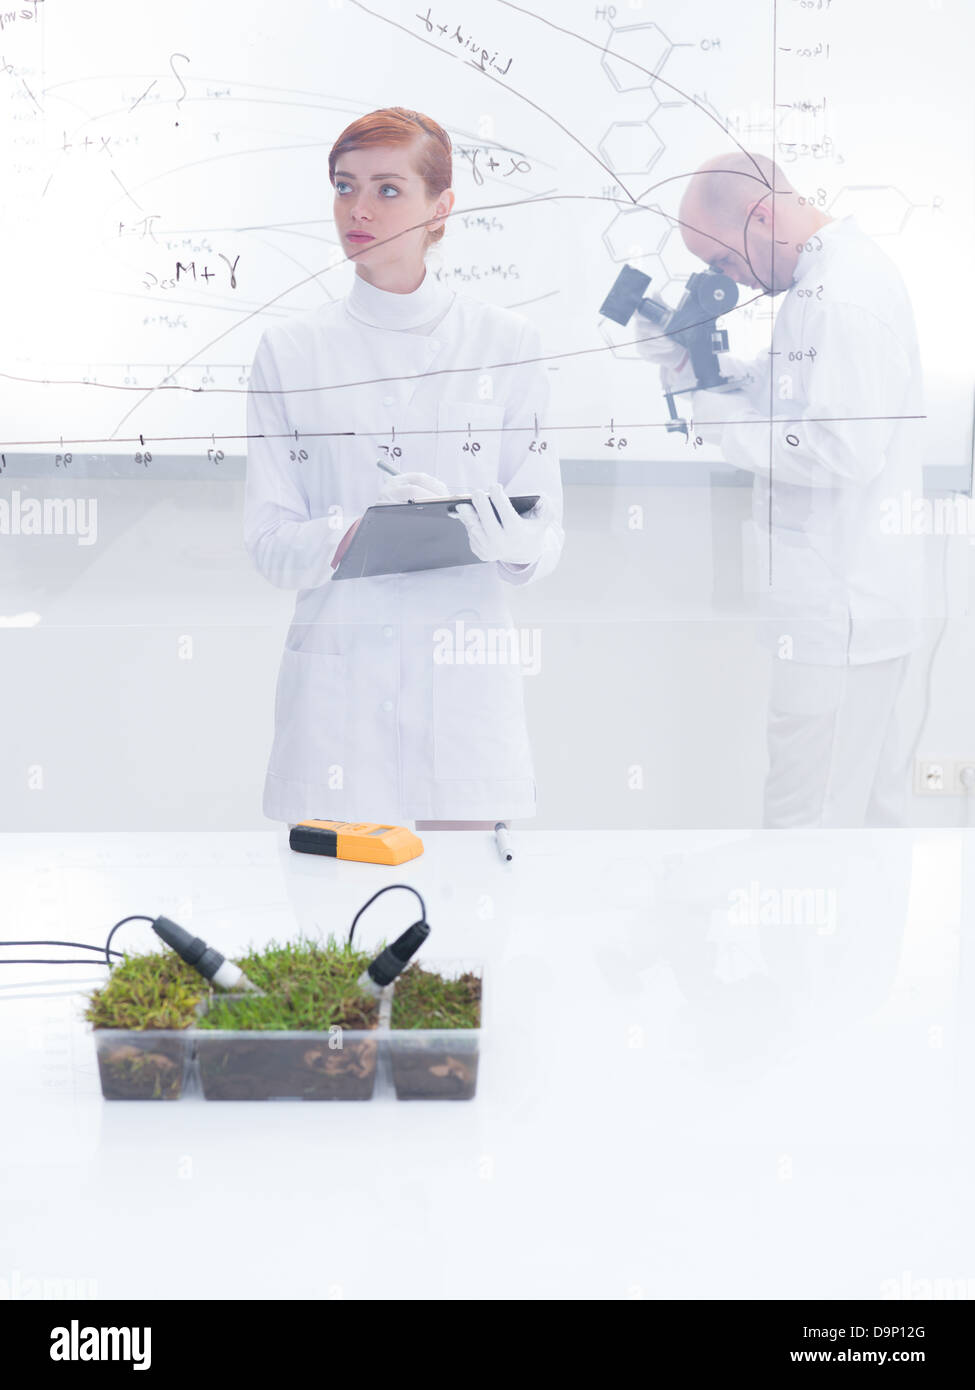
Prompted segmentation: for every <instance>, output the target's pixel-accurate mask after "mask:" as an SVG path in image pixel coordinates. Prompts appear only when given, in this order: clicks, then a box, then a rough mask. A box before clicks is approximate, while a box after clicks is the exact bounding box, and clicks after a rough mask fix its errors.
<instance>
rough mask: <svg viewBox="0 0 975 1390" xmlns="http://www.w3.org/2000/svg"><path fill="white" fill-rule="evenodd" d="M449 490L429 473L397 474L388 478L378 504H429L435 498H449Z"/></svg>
mask: <svg viewBox="0 0 975 1390" xmlns="http://www.w3.org/2000/svg"><path fill="white" fill-rule="evenodd" d="M449 496H450V489H449V488H448V487H447V485H446V483H442V482H441V481H440V479H439V478H432V477H431V476H430V474H429V473H397V474H396V476H395V478H394V477H391V476H388V477H387V478H386V485H385V487H384V488H383V490H382V492H381V493H380V494H379V499H378V500H379V501H380V502H429V501H431V500H432V499H433V498H435V497H449Z"/></svg>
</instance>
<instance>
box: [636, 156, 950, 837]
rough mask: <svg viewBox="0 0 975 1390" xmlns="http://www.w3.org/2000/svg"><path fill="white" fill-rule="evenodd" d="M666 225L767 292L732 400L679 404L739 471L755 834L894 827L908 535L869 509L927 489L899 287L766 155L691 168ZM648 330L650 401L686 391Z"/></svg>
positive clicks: (677, 352) (908, 593) (901, 749)
mask: <svg viewBox="0 0 975 1390" xmlns="http://www.w3.org/2000/svg"><path fill="white" fill-rule="evenodd" d="M679 219H680V227H681V234H682V236H683V238H684V241H685V244H686V245H687V247H688V249H689V250H690V251H692V252H693V254H694V255H695V256H697V257H699V258H700V259H701V260H702V261H705V262H706V263H707V264H708V265H709V266H711V267H713V268H714V269H715V270H719V271H722V272H723V273H724V274H726V275H728V276H730V277H731V278H732V279H733V280H735V281H737V282H738V284H740V285H743V286H746V287H747V288H748V289H751V290H753V291H754V292H755V295H765V296H769V297H772V298H778V297H779V296H783V297H782V298H781V301H780V303H779V305H778V312H777V315H776V319H775V325H774V328H773V331H772V345H771V349H770V350H768V351H766V352H765V353H763V354H761V355H760V356H759V357H758V358H757V359H756V360H755V361H754V362H751V363H745V362H742V361H739V360H737V359H735V358H733V357H731V356H730V355H728V354H722V355H721V357H720V362H721V367H722V372H723V374H724V375H726V376H729V377H731V378H732V381H733V388H732V389H728V388H724V389H718V390H710V391H695V392H694V394H693V397H692V401H693V411H692V413H693V419H694V432H695V434H696V435H700V436H702V437H703V438H704V439H705V440H707V441H708V442H712V443H716V444H718V445H719V446H720V448H721V450H722V452H723V454H724V456H725V458H726V459H727V461H728V462H729V463H732V464H734V465H735V466H736V467H738V468H741V469H744V470H746V471H748V472H749V473H751V474H752V522H751V527H750V542H751V543H750V547H749V549H750V551H751V556H752V560H753V562H754V565H755V580H756V585H757V588H758V592H759V594H760V595H761V600H762V606H763V610H764V614H765V618H764V621H763V624H762V628H763V637H764V640H765V642H766V644H767V645H769V647H770V649H771V651H772V656H773V666H772V681H771V690H770V697H769V712H768V730H767V736H768V754H769V771H768V776H767V779H766V784H765V795H764V822H765V824H766V825H767V826H770V827H790V826H807V825H808V826H831V825H853V826H856V825H865V824H866V825H891V824H894V825H896V824H903V823H904V819H905V810H906V797H907V790H908V787H909V778H910V757H911V752H912V749H911V743H912V740H911V739H910V738H909V737H907V735H906V732H905V726H904V720H903V717H902V709H903V691H904V687H905V680H906V676H907V671H908V666H909V661H910V655H911V653H912V652H914V651H915V650H916V648H917V647H918V646H919V644H920V642H921V640H922V638H923V628H922V622H921V619H922V612H923V609H922V599H921V594H922V579H923V572H922V568H921V553H920V544H921V538H920V537H915V536H910V535H902V534H901V535H894V534H890V532H889V525H890V515H891V509H890V508H889V507H888V508H887V509H885V508H884V503H885V502H889V501H890V499H895V498H896V499H900V498H901V497H902V495H903V493H904V492H907V493H908V494H909V495H910V496H911V497H914V498H920V497H921V496H922V495H923V493H922V483H921V440H920V438H919V430H920V429H921V422H920V421H919V420H918V419H917V418H910V417H919V416H921V415H923V398H922V376H921V366H920V361H919V357H918V348H917V337H916V331H915V326H914V316H913V312H912V309H911V304H910V300H909V298H908V295H907V291H906V289H905V287H904V284H903V281H902V279H901V277H900V274H899V272H898V270H897V268H896V266H895V265H894V264H893V262H892V261H891V260H890V259H889V257H888V256H886V255H885V254H884V253H883V252H882V251H881V250H880V248H879V247H878V246H877V245H876V244H875V243H874V242H873V241H871V240H870V238H869V237H867V236H866V235H865V234H864V233H863V232H862V231H861V230H860V228H859V227H858V226H857V223H856V221H855V219H854V218H853V217H845V218H841V219H834V218H831V217H828V216H827V215H826V213H825V212H823V211H822V210H821V209H820V208H818V207H817V206H816V205H815V203H814V202H812V201H809V200H806V199H803V198H801V197H800V195H799V193H798V192H797V191H796V189H795V188H793V187H792V185H791V184H790V183H789V181H788V179H787V178H786V177H785V175H784V174H783V173H782V171H781V169H779V168H778V166H777V165H775V164H774V163H773V162H772V160H770V159H768V158H767V157H765V156H763V155H758V154H747V153H745V152H738V153H735V154H733V155H721V156H718V157H716V158H714V159H710V160H708V161H707V163H706V164H702V165H701V167H700V168H699V169H698V170H697V171H696V173H695V174H694V175H693V177H692V178H691V180H690V183H689V185H688V187H687V190H686V192H685V194H684V197H683V199H682V201H681V206H680V212H679ZM749 298H751V296H749V295H747V294H746V295H743V296H742V303H747V302H748V301H749ZM726 326H728V327H730V328H731V329H732V331H733V327H734V317H733V315H732V316H729V318H728V319H727V320H726ZM647 328H648V326H647V324H646V321H644V322H643V323H642V324H641V325H640V326H639V327H638V328H637V330H636V331H637V333H638V334H639V335H645V336H647V337H648V339H649V341H647V342H645V343H643V344H641V345H640V350H641V352H642V353H643V354H644V355H645V356H646V357H648V359H649V360H651V361H654V362H656V363H657V364H658V365H659V366H661V367H662V369H663V371H662V375H663V378H664V386H665V389H670V390H681V389H688V388H689V387H692V386H693V385H694V379H693V374H692V372H691V369H690V363H689V362H688V360H687V355H686V353H684V352H683V350H682V349H681V348H680V346H679V345H677V344H674V343H672V342H670V341H669V340H667V339H662V338H659V337H657V338H656V339H653V338H652V337H650V335H649V334H648V332H647Z"/></svg>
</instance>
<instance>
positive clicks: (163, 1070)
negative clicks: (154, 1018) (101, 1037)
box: [98, 1038, 186, 1100]
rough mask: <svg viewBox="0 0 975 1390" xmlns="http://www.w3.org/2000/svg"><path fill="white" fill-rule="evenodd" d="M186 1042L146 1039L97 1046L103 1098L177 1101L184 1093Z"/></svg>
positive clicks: (173, 1039) (170, 1039)
mask: <svg viewBox="0 0 975 1390" xmlns="http://www.w3.org/2000/svg"><path fill="white" fill-rule="evenodd" d="M185 1056H186V1043H185V1042H184V1041H183V1040H182V1039H179V1038H158V1039H155V1038H147V1039H146V1040H145V1043H144V1044H142V1043H141V1042H140V1043H133V1042H125V1043H118V1044H116V1045H114V1046H113V1045H111V1044H109V1043H101V1044H99V1046H98V1071H99V1075H100V1076H101V1082H102V1095H103V1096H104V1097H105V1099H106V1100H178V1099H179V1097H180V1096H181V1095H182V1092H183V1068H184V1059H185Z"/></svg>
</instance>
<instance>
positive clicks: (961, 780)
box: [914, 758, 975, 796]
mask: <svg viewBox="0 0 975 1390" xmlns="http://www.w3.org/2000/svg"><path fill="white" fill-rule="evenodd" d="M966 782H967V783H970V785H968V786H966ZM914 795H915V796H975V758H955V759H952V758H918V760H917V762H916V763H915V764H914Z"/></svg>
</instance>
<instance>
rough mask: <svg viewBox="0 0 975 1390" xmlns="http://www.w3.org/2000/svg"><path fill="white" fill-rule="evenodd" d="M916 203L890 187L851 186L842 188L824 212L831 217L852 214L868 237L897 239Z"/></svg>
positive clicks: (879, 185)
mask: <svg viewBox="0 0 975 1390" xmlns="http://www.w3.org/2000/svg"><path fill="white" fill-rule="evenodd" d="M914 208H915V204H914V203H912V202H911V200H910V198H908V197H907V196H906V194H904V193H902V192H901V191H900V189H899V188H893V187H892V186H891V185H890V184H866V183H859V184H850V185H848V186H847V187H846V188H841V189H840V191H839V193H837V195H836V197H835V198H834V199H833V201H832V202H831V203H830V205H829V207H828V208H827V211H828V212H829V213H830V215H831V216H833V217H848V216H849V215H850V214H852V215H853V216H854V217H855V218H856V220H857V222H858V223H859V226H860V230H861V231H864V232H866V234H867V236H875V237H880V236H897V234H898V232H902V231H903V230H904V228H905V226H906V225H907V219H908V218H909V217H910V215H911V213H912V212H913V211H914Z"/></svg>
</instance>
